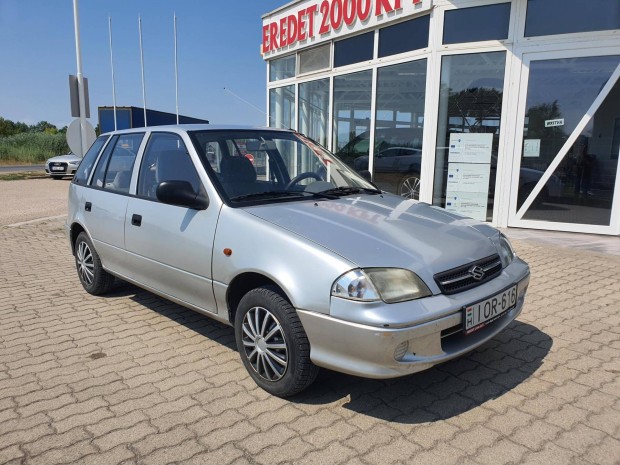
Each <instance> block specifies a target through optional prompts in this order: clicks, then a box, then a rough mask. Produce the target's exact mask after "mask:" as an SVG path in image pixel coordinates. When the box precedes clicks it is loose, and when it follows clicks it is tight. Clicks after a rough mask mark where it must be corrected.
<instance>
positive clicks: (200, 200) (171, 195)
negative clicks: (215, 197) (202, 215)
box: [155, 181, 209, 210]
mask: <svg viewBox="0 0 620 465" xmlns="http://www.w3.org/2000/svg"><path fill="white" fill-rule="evenodd" d="M155 195H157V200H159V201H160V202H162V203H167V204H169V205H176V206H179V207H187V208H192V209H194V210H206V209H207V207H208V206H209V199H208V198H207V196H206V195H204V194H203V193H201V192H199V193H196V192H195V191H194V188H193V187H192V185H191V184H190V183H189V182H187V181H164V182H160V183H159V184H158V185H157V190H156V191H155Z"/></svg>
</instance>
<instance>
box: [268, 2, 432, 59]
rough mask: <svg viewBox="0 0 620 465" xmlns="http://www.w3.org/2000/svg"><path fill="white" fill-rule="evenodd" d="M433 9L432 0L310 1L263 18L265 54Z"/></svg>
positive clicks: (316, 41)
mask: <svg viewBox="0 0 620 465" xmlns="http://www.w3.org/2000/svg"><path fill="white" fill-rule="evenodd" d="M430 8H431V0H307V1H305V2H301V3H297V4H295V5H293V6H291V7H290V8H284V9H281V10H277V11H276V12H274V14H273V15H267V16H266V17H265V18H264V20H263V40H262V52H263V54H267V53H269V54H271V53H272V52H275V53H277V52H279V51H282V50H283V49H286V50H290V49H293V48H297V47H296V46H297V45H298V44H300V43H308V44H314V43H318V42H321V41H324V40H327V39H330V38H332V37H334V36H337V35H340V34H348V33H351V32H357V31H359V30H361V29H365V28H368V27H373V26H375V25H376V24H378V23H385V22H388V21H393V20H395V19H398V18H402V17H403V16H406V15H410V14H413V13H419V12H421V11H424V10H426V9H430Z"/></svg>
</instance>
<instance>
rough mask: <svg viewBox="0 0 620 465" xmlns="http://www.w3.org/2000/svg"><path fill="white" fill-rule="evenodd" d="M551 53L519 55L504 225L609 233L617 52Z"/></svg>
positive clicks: (619, 71)
mask: <svg viewBox="0 0 620 465" xmlns="http://www.w3.org/2000/svg"><path fill="white" fill-rule="evenodd" d="M567 53H568V52H567ZM573 53H574V52H573ZM558 55H559V54H558V53H545V54H541V53H539V54H535V53H532V54H525V55H524V59H523V63H524V73H523V74H524V76H523V77H522V85H521V92H520V95H521V96H522V97H521V102H520V110H521V111H520V113H519V117H518V123H519V124H520V128H522V131H520V130H519V128H518V131H517V134H518V136H517V140H516V147H518V150H520V154H519V155H520V156H517V157H515V158H516V159H517V160H516V162H518V166H517V165H516V163H515V168H514V170H518V171H516V176H513V179H516V182H513V185H512V187H511V208H510V211H511V216H510V220H509V225H510V226H517V227H530V228H544V229H556V230H563V231H575V232H592V233H602V234H617V233H618V212H617V210H618V208H619V207H620V205H618V193H617V191H618V186H617V185H618V155H619V150H620V147H619V146H620V80H619V79H618V78H619V77H620V53H618V54H615V55H605V56H577V57H575V56H568V57H563V56H561V55H560V56H558ZM514 172H515V171H513V173H514ZM614 205H615V207H616V208H615V209H614ZM614 210H616V211H614Z"/></svg>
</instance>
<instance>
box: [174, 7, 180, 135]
mask: <svg viewBox="0 0 620 465" xmlns="http://www.w3.org/2000/svg"><path fill="white" fill-rule="evenodd" d="M174 85H175V95H176V104H177V124H179V65H178V62H177V14H176V12H175V13H174Z"/></svg>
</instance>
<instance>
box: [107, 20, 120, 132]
mask: <svg viewBox="0 0 620 465" xmlns="http://www.w3.org/2000/svg"><path fill="white" fill-rule="evenodd" d="M108 31H109V33H110V67H111V68H112V105H113V106H114V130H115V131H116V129H118V128H117V126H116V85H115V83H114V56H113V54H112V17H111V16H108Z"/></svg>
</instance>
